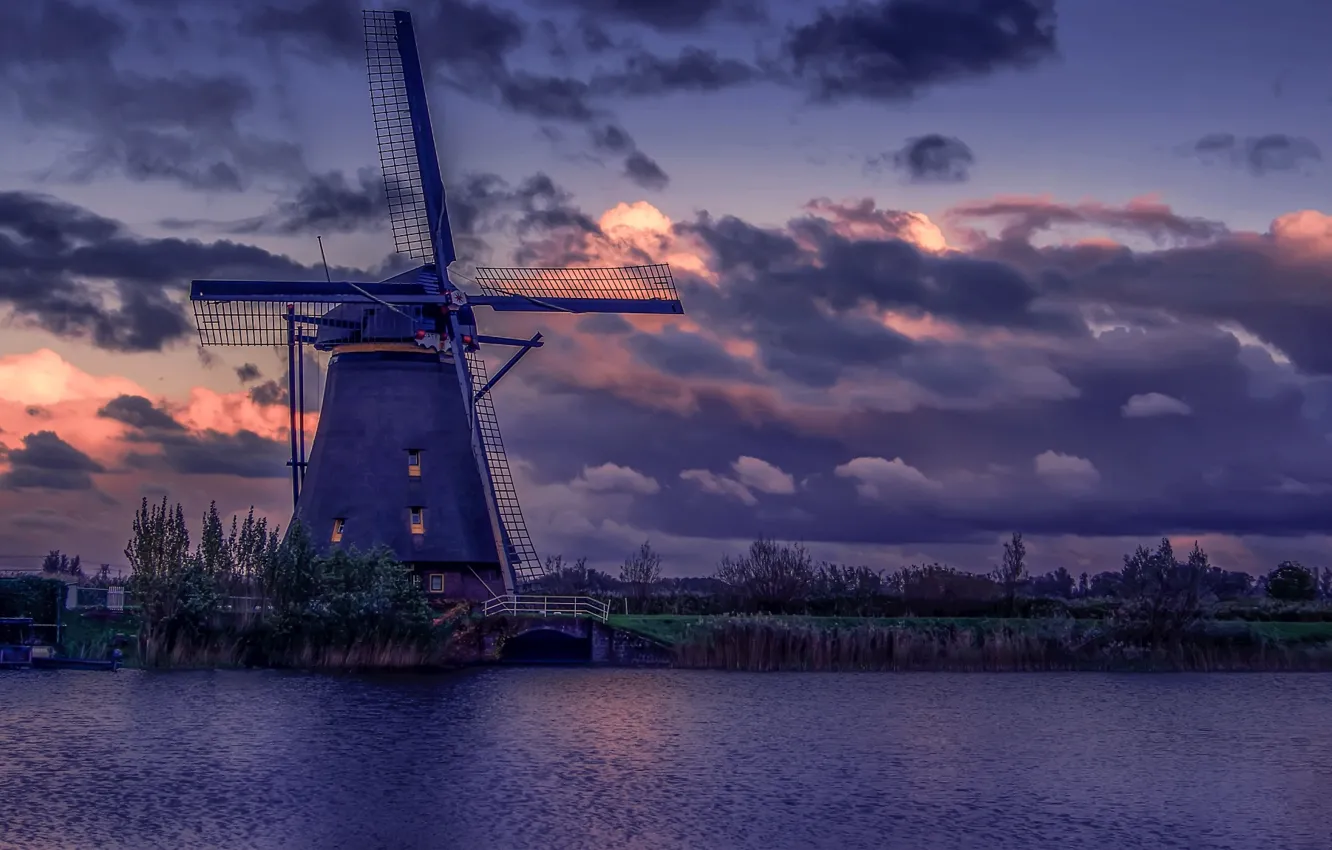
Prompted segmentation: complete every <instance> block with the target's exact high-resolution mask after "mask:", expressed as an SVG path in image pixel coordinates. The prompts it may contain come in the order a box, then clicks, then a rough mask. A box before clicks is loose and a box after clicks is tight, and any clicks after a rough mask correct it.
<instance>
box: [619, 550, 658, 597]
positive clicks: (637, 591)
mask: <svg viewBox="0 0 1332 850" xmlns="http://www.w3.org/2000/svg"><path fill="white" fill-rule="evenodd" d="M620 581H621V582H622V583H624V584H627V585H628V586H629V587H631V588H633V591H634V596H635V597H637V598H638V599H640V600H642V599H644V598H646V597H647V595H648V591H649V590H650V589H651V588H652V585H654V584H656V583H657V582H659V581H661V555H660V554H658V553H657V552H655V551H653V549H652V544H651V543H650V542H648V541H646V540H644V541H643V545H642V546H640V547H638V551H637V552H635V553H634V554H632V555H630V556H629V557H628V558H625V559H624V564H623V565H621V567H620Z"/></svg>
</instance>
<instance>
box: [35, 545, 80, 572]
mask: <svg viewBox="0 0 1332 850" xmlns="http://www.w3.org/2000/svg"><path fill="white" fill-rule="evenodd" d="M42 572H44V573H47V574H48V575H67V576H71V577H73V578H76V579H77V578H82V577H83V566H82V561H81V559H80V558H79V556H78V555H75V556H74V557H73V558H71V557H69V556H68V555H62V554H61V553H60V550H59V549H52V550H51V551H50V552H47V553H46V557H45V558H42Z"/></svg>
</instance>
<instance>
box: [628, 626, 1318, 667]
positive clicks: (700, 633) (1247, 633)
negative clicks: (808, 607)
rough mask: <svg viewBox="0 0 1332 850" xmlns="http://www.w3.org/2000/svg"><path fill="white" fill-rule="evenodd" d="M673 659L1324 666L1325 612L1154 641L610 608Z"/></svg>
mask: <svg viewBox="0 0 1332 850" xmlns="http://www.w3.org/2000/svg"><path fill="white" fill-rule="evenodd" d="M612 625H615V626H617V627H619V628H624V629H627V630H630V631H634V632H638V633H640V634H643V635H646V636H648V637H651V638H653V639H655V640H659V641H662V642H664V643H667V644H669V645H670V646H671V647H672V651H673V656H674V657H673V663H674V665H675V666H677V667H685V668H700V669H725V670H754V671H764V670H940V671H943V670H950V671H1021V670H1148V669H1159V670H1194V671H1223V670H1235V671H1239V670H1332V623H1293V622H1247V621H1216V620H1204V621H1199V622H1197V623H1195V624H1193V625H1191V626H1189V627H1188V628H1187V629H1184V630H1182V631H1181V632H1180V633H1178V634H1176V635H1172V636H1171V637H1170V638H1169V639H1167V640H1164V641H1155V642H1154V641H1153V639H1152V638H1151V637H1150V636H1149V635H1148V634H1146V633H1145V632H1144V630H1143V629H1142V628H1141V626H1139V625H1138V624H1135V623H1132V622H1118V623H1116V622H1106V621H1094V620H1068V619H1060V620H1054V619H1046V620H1033V619H997V618H995V619H980V618H976V619H969V618H910V619H908V618H863V619H861V618H852V617H800V616H748V617H674V616H639V617H634V616H619V617H613V618H612Z"/></svg>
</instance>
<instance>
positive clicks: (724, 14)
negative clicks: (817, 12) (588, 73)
mask: <svg viewBox="0 0 1332 850" xmlns="http://www.w3.org/2000/svg"><path fill="white" fill-rule="evenodd" d="M545 3H546V5H548V6H552V7H557V8H558V7H561V6H563V7H566V8H571V9H576V10H578V11H580V12H582V13H583V14H584V15H587V16H589V17H595V18H596V19H598V20H609V21H617V22H623V23H631V24H638V25H641V26H646V27H650V28H652V29H655V30H659V31H661V32H669V33H679V32H686V31H689V30H695V29H698V28H700V27H702V26H703V25H704V24H708V23H712V22H717V21H737V22H742V23H752V22H755V21H759V20H762V19H763V17H764V14H765V11H764V4H763V3H762V2H761V0H673V2H669V3H661V2H657V1H656V0H545Z"/></svg>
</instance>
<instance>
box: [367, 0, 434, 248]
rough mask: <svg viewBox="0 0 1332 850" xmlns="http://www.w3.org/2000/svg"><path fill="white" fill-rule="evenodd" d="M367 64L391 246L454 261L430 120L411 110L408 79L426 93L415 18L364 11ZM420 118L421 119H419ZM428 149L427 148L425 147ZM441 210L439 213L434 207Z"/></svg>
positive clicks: (421, 113) (424, 113)
mask: <svg viewBox="0 0 1332 850" xmlns="http://www.w3.org/2000/svg"><path fill="white" fill-rule="evenodd" d="M361 16H362V20H363V22H364V25H365V64H366V71H367V74H368V76H369V79H370V108H371V111H372V112H373V113H374V116H375V140H376V142H377V144H378V146H379V166H380V169H381V170H382V171H383V174H384V189H385V191H386V193H387V195H388V208H389V218H390V220H391V221H392V225H393V242H394V245H395V246H396V247H397V250H398V253H400V254H407V255H408V256H411V257H415V258H416V259H418V260H424V261H426V262H434V261H435V259H436V258H435V248H436V247H438V248H439V250H440V253H441V254H442V256H440V257H439V260H440V262H441V263H442V265H444V266H446V267H447V266H448V264H449V263H451V262H453V260H454V256H453V237H452V234H451V233H450V232H449V229H448V212H447V210H446V209H445V208H444V183H443V180H442V179H441V178H440V175H439V165H438V162H437V160H436V155H435V140H434V136H433V134H432V133H431V131H430V116H429V115H428V114H426V112H425V109H424V108H422V109H419V110H413V109H412V100H413V99H414V98H412V97H410V96H409V93H408V91H409V90H408V86H409V82H408V74H411V75H413V77H414V79H413V80H412V81H411V82H412V84H413V87H419V88H421V89H422V93H421V94H422V96H421V103H422V104H424V102H425V98H424V91H423V90H424V84H423V82H422V81H421V66H420V62H419V60H418V59H417V55H416V40H415V38H414V36H413V33H412V28H411V18H410V17H409V16H408V15H407V14H406V13H405V12H380V11H365V12H362V13H361ZM418 113H419V114H418ZM427 146H428V147H427ZM436 206H438V209H435V207H436ZM440 221H442V223H443V230H444V233H443V236H444V239H442V240H440V241H441V242H442V243H443V244H440V245H438V246H436V245H435V244H433V242H434V240H432V238H431V237H432V235H433V231H434V228H433V227H432V223H436V222H440Z"/></svg>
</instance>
